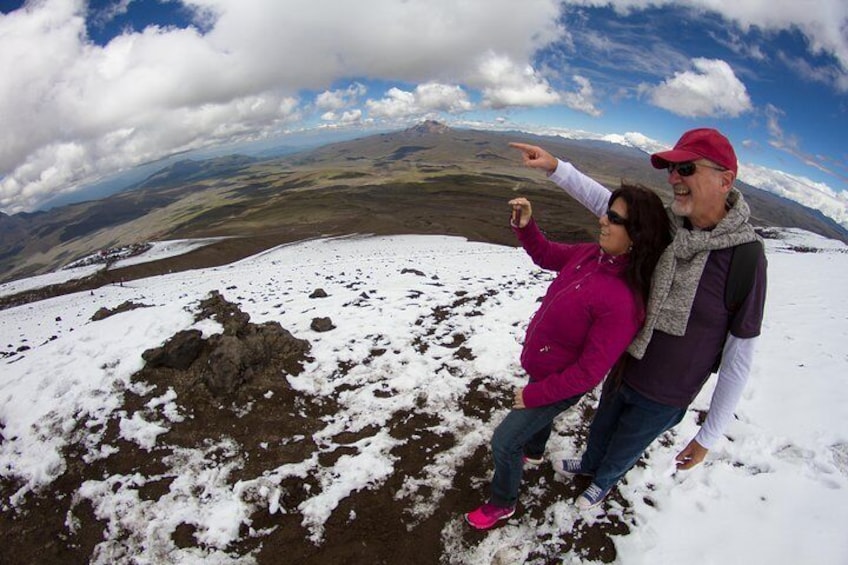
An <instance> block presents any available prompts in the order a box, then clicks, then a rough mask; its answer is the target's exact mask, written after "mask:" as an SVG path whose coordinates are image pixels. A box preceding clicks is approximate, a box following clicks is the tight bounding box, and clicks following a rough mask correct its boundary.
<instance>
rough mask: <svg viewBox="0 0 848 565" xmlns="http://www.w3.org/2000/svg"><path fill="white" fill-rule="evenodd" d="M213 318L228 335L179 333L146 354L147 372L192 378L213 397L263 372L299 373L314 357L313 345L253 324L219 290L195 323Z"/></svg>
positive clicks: (275, 326)
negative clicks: (178, 373) (311, 353)
mask: <svg viewBox="0 0 848 565" xmlns="http://www.w3.org/2000/svg"><path fill="white" fill-rule="evenodd" d="M205 318H214V319H215V320H216V321H217V322H219V323H220V324H221V325H223V326H224V331H223V333H221V334H219V335H213V336H211V337H210V338H208V339H203V335H202V333H201V332H200V330H186V331H182V332H179V333H177V334H175V335H174V336H173V337H172V338H170V339H169V340H168V341H166V342H165V344H164V345H162V346H161V347H157V348H154V349H149V350H147V351H145V352H144V353H143V354H142V358H143V359H144V360H145V361H146V362H147V366H146V367H145V368H146V369H147V370H156V369H165V370H167V369H171V370H177V371H183V372H186V373H188V376H189V380H192V381H199V382H202V383H204V384H205V385H206V387H207V388H208V389H209V392H211V393H212V395H214V396H224V395H228V394H232V393H233V392H235V391H237V390H238V389H239V387H241V386H242V385H243V384H244V383H246V382H249V381H250V380H251V379H252V378H253V377H254V376H255V375H257V374H259V373H260V372H262V373H264V372H269V373H275V374H280V373H283V372H286V373H290V374H297V373H299V372H300V371H301V370H302V363H303V361H304V360H305V359H306V356H307V354H308V352H309V349H310V345H309V342H308V341H306V340H303V339H297V338H295V337H294V336H293V335H292V334H291V333H290V332H289V331H288V330H286V329H284V328H283V327H282V326H281V325H280V324H279V323H277V322H266V323H264V324H260V325H257V324H251V323H250V316H249V315H248V314H246V313H245V312H242V311H241V310H240V309H239V308H238V306H237V305H235V304H232V303H230V302H227V301H226V300H225V299H224V297H223V296H222V295H221V294H220V293H219V292H218V291H212V292H211V293H210V294H209V297H208V298H206V299H204V300H203V301H201V303H200V312H199V313H198V314H197V316H196V319H197V320H200V319H205Z"/></svg>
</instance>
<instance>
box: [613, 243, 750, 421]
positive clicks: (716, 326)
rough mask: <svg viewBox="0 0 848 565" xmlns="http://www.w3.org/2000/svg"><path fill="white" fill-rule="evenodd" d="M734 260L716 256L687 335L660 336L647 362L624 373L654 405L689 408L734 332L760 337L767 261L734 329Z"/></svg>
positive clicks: (729, 252)
mask: <svg viewBox="0 0 848 565" xmlns="http://www.w3.org/2000/svg"><path fill="white" fill-rule="evenodd" d="M732 256H733V248H727V249H720V250H717V251H712V252H710V256H709V258H708V259H707V264H706V266H705V267H704V273H703V276H702V277H701V282H700V284H699V285H698V290H697V292H696V293H695V301H694V303H693V304H692V311H691V314H690V316H689V324H688V326H687V328H686V334H685V335H683V336H673V335H669V334H667V333H664V332H661V331H655V332H654V335H653V337H652V338H651V342H650V343H649V344H648V349H647V350H646V351H645V355H644V357H643V358H642V359H641V360H638V359H634V358H631V359H630V360H629V361H630V363H629V365H628V368H627V370H626V371H625V373H624V381H625V382H626V383H627V384H628V385H630V386H631V387H632V388H634V389H636V390H637V391H639V392H640V393H642V394H643V395H645V396H646V397H648V398H650V399H651V400H654V401H656V402H660V403H662V404H666V405H669V406H677V407H680V408H685V407H687V406H688V405H689V404H690V403H691V402H692V400H694V398H695V396H697V394H698V392H700V390H701V387H703V386H704V383H705V382H706V381H707V379H708V378H709V376H710V373H711V372H712V368H713V365H714V363H715V360H716V359H717V358H718V356H719V354H720V353H721V350H722V347H723V346H724V339H725V335H726V334H727V329H728V327H729V328H730V333H731V334H733V335H734V336H736V337H739V338H752V337H756V336H758V335H760V328H761V325H762V321H763V307H764V304H765V293H766V266H765V256H764V255H760V261H759V263H758V264H757V268H756V271H755V274H754V284H753V286H752V287H751V292H750V293H749V294H748V298H747V299H746V300H745V302H743V303H742V306H741V307H740V308H739V310H738V311H737V312H736V316H735V317H734V319H733V323H732V324H730V315H731V313H730V312H729V311H728V310H727V308H726V306H725V304H724V286H725V281H726V279H727V273H728V270H729V269H730V260H731V257H732Z"/></svg>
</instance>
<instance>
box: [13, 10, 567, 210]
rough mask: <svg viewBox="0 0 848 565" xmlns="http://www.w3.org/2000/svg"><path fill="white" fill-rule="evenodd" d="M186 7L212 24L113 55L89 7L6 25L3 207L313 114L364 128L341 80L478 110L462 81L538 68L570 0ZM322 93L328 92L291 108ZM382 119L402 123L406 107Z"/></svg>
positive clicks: (353, 92) (354, 91) (117, 43)
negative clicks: (489, 70) (515, 67)
mask: <svg viewBox="0 0 848 565" xmlns="http://www.w3.org/2000/svg"><path fill="white" fill-rule="evenodd" d="M183 4H185V5H186V6H188V7H189V8H190V9H191V10H193V11H194V13H195V14H196V16H197V23H198V28H189V29H175V28H160V27H149V28H147V29H145V30H143V31H142V32H137V33H133V32H125V34H124V35H122V36H119V37H116V38H114V39H113V40H112V41H110V42H109V43H108V44H107V45H105V46H99V45H95V44H93V43H92V42H90V41H89V40H88V39H87V36H86V21H85V19H84V18H85V17H86V13H87V12H86V6H87V4H86V2H84V1H83V0H42V1H39V2H31V3H29V4H28V5H27V6H26V7H25V8H24V9H20V10H16V11H14V12H11V13H9V14H5V15H0V74H2V76H3V81H2V82H0V122H2V124H3V127H2V128H0V174H2V175H3V176H2V178H0V209H2V210H3V211H5V212H7V213H14V212H18V211H21V210H30V209H33V208H34V207H37V206H38V205H39V204H40V203H42V202H44V201H47V200H49V199H50V198H52V197H53V196H55V195H56V194H58V193H61V192H67V191H74V190H76V188H77V187H78V185H80V183H84V182H90V181H93V180H96V179H97V178H99V177H101V176H104V175H106V174H108V173H112V172H115V171H117V170H121V169H125V168H129V167H132V166H134V165H136V164H138V163H140V162H144V161H148V160H152V159H156V158H160V157H163V156H166V155H169V154H171V153H174V152H177V151H186V150H191V149H194V148H199V147H204V146H208V145H212V144H220V143H224V142H231V141H238V140H240V139H247V138H250V139H252V138H261V137H262V136H267V135H271V134H273V133H275V132H278V131H279V130H280V129H281V126H282V125H283V124H288V123H290V122H291V121H292V120H294V119H297V118H299V117H302V118H303V119H307V118H310V116H309V115H307V114H305V112H309V111H314V112H315V114H314V115H313V116H311V117H313V118H317V117H318V116H321V115H322V114H326V113H327V112H334V113H335V114H336V115H337V117H338V118H339V119H340V120H342V121H343V122H348V123H351V122H356V121H357V120H360V119H361V118H362V114H361V113H357V108H354V107H353V105H354V104H355V103H356V102H357V101H358V98H360V97H363V96H364V95H365V91H364V87H362V85H357V84H356V83H355V84H354V85H353V86H351V87H350V88H348V89H343V90H341V91H334V90H327V89H328V88H330V87H331V85H333V84H336V83H337V82H338V81H343V80H348V81H349V80H351V79H353V80H357V77H363V78H362V80H368V81H385V82H387V83H389V84H391V83H395V84H397V83H405V84H420V85H424V88H421V89H420V90H418V89H416V91H415V92H414V93H413V97H416V100H415V105H416V107H417V108H418V109H422V110H424V111H448V112H461V111H465V110H466V109H468V108H470V106H471V103H470V102H469V100H468V94H467V93H466V92H465V91H464V90H462V88H461V87H460V86H452V85H461V84H464V81H465V80H466V79H467V77H469V76H472V75H475V76H476V74H477V72H478V68H479V62H480V60H481V59H482V58H484V57H485V56H486V54H487V53H489V52H490V50H492V49H494V50H495V51H496V52H498V53H502V54H503V56H505V57H509V58H510V60H514V61H523V62H527V61H530V59H531V57H532V55H533V53H534V52H535V50H536V49H538V48H540V47H542V46H544V45H546V44H548V43H550V42H551V41H553V40H554V39H555V38H556V37H557V35H558V33H559V32H560V30H559V29H558V27H557V25H556V21H557V16H558V12H559V3H558V1H557V0H528V1H527V2H524V3H522V5H521V9H516V6H515V4H514V2H513V1H512V0H469V1H466V2H461V3H457V2H454V1H453V0H426V1H425V0H409V1H406V2H397V1H395V0H373V1H371V2H369V3H368V9H367V10H366V9H363V7H362V6H361V5H360V4H357V3H354V2H334V3H333V5H332V8H331V9H328V8H327V6H326V4H325V3H318V2H313V1H309V0H286V1H285V2H279V1H278V0H238V1H233V0H183ZM128 5H129V4H128V3H127V2H122V3H120V4H117V5H116V6H117V9H118V10H117V12H115V13H118V12H120V11H121V10H125V9H126V8H127V6H128ZM505 14H509V17H504V15H505ZM105 15H106V16H108V14H105ZM101 16H104V14H99V15H97V16H96V17H101ZM201 29H202V30H204V31H203V32H201V31H200V30H201ZM410 30H414V32H412V33H411V32H410ZM446 85H451V86H446ZM308 90H316V91H319V92H321V93H322V94H319V95H318V97H317V98H316V99H315V100H314V102H315V104H314V105H313V104H311V102H312V101H309V102H310V104H308V105H306V106H297V107H293V104H292V101H296V100H297V99H298V98H299V96H301V93H302V92H304V91H308ZM377 108H379V109H380V110H381V111H382V112H383V113H384V114H385V115H392V114H398V115H403V113H404V109H403V102H402V100H401V99H400V98H398V99H394V98H393V95H389V96H388V97H387V100H386V101H385V102H384V103H383V104H380V105H378V106H377Z"/></svg>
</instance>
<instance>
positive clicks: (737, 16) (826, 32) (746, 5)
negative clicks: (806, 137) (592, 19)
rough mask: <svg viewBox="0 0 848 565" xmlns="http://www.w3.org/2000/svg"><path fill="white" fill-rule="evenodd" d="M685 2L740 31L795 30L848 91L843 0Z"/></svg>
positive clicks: (582, 0) (656, 1) (847, 9)
mask: <svg viewBox="0 0 848 565" xmlns="http://www.w3.org/2000/svg"><path fill="white" fill-rule="evenodd" d="M569 4H571V5H583V6H593V7H607V6H610V5H612V6H613V8H615V9H616V11H618V12H619V13H622V14H626V13H628V12H629V11H633V10H641V9H645V8H649V7H650V8H656V7H663V6H668V5H672V4H675V5H680V2H677V1H675V0H653V1H646V0H612V1H609V0H570V1H569ZM685 4H686V5H688V6H691V7H693V8H695V9H698V10H705V11H710V12H714V13H718V14H719V15H721V16H722V17H723V18H725V19H726V20H728V21H730V22H733V23H735V24H737V25H738V26H739V27H740V28H741V29H742V30H743V31H748V30H749V29H751V28H757V29H759V30H762V31H765V32H767V33H769V32H779V31H785V30H793V31H799V32H800V33H801V34H803V36H804V38H805V39H806V40H807V44H808V51H809V52H810V53H811V54H813V55H821V54H827V55H830V56H831V57H833V58H834V59H835V61H836V64H835V66H832V67H831V66H829V65H828V66H827V70H826V71H823V72H825V73H826V74H827V75H829V77H830V78H829V82H830V83H831V84H833V85H834V87H836V88H839V89H840V90H841V91H843V92H845V91H848V34H846V33H845V29H846V26H848V2H845V0H816V1H815V2H798V1H797V0H745V1H743V2H740V1H731V0H688V1H687V2H685Z"/></svg>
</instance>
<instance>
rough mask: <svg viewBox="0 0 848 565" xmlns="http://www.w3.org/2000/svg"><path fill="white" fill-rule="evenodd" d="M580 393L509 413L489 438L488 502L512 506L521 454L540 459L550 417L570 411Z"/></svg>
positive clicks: (548, 428) (516, 488) (515, 493)
mask: <svg viewBox="0 0 848 565" xmlns="http://www.w3.org/2000/svg"><path fill="white" fill-rule="evenodd" d="M582 396H583V395H582V394H578V395H577V396H572V397H571V398H566V399H565V400H560V401H559V402H557V403H556V404H549V405H547V406H540V407H538V408H522V409H517V410H512V411H510V413H509V414H507V415H506V418H504V419H503V422H501V423H500V425H498V427H497V429H495V433H494V434H493V436H492V457H493V458H494V460H495V476H494V477H493V478H492V496H491V498H489V503H491V504H494V505H496V506H509V507H512V506H515V503H516V501H517V500H518V489H519V487H520V486H521V473H522V469H523V467H524V461H523V459H524V455H525V454H527V455H528V456H530V457H541V456H542V455H543V454H544V453H545V444H546V443H547V442H548V438H549V437H550V435H551V430H552V428H553V421H554V418H556V417H557V415H558V414H560V413H561V412H563V411H565V410H567V409H569V408H571V407H572V406H574V405H575V404H577V401H578V400H580V397H582Z"/></svg>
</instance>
